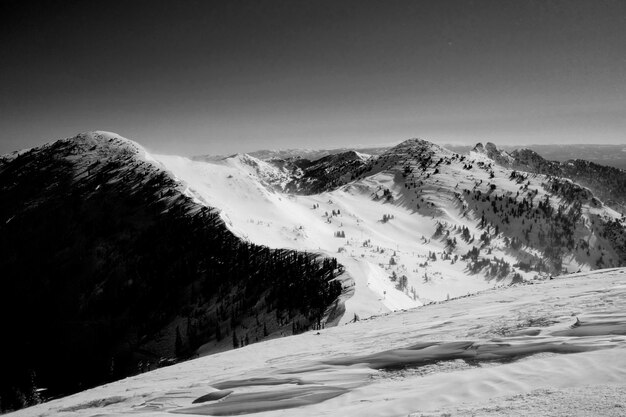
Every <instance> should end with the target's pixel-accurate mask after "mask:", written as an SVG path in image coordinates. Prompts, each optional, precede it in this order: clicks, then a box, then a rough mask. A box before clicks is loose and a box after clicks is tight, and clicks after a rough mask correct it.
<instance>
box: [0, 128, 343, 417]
mask: <svg viewBox="0 0 626 417" xmlns="http://www.w3.org/2000/svg"><path fill="white" fill-rule="evenodd" d="M181 190H182V187H181V186H180V185H179V184H178V183H177V182H176V181H174V180H173V179H172V178H171V177H170V176H169V175H168V174H167V173H166V172H164V171H163V170H162V169H160V168H159V167H157V166H156V165H154V164H152V163H151V162H148V161H146V160H144V158H142V151H141V150H140V149H139V148H138V147H137V146H136V145H135V144H134V143H133V142H130V141H126V140H124V139H121V138H115V137H113V138H111V137H108V136H103V135H98V134H85V135H79V136H78V137H76V138H73V139H69V140H62V141H57V142H55V143H52V144H50V145H46V146H44V147H42V148H37V149H33V150H31V151H29V152H26V153H23V154H21V155H19V156H17V157H15V158H11V159H5V160H3V163H2V164H1V165H0V201H2V204H0V253H1V254H2V256H0V271H2V273H1V275H2V279H1V280H0V316H1V319H0V320H1V325H2V329H3V333H4V335H5V337H4V338H3V341H4V342H3V344H2V357H3V358H4V360H5V366H4V367H3V371H2V373H3V375H2V379H1V382H0V398H1V404H2V408H3V409H4V410H10V409H17V408H20V407H23V406H27V405H31V404H34V403H36V402H39V401H41V400H42V397H41V395H40V394H39V393H38V391H37V390H36V388H40V387H45V388H47V389H48V390H47V397H48V398H50V397H55V396H59V395H65V394H69V393H73V392H76V391H79V390H82V389H86V388H88V387H92V386H95V385H99V384H102V383H105V382H109V381H112V380H116V379H119V378H123V377H126V376H129V375H132V374H135V373H138V372H141V371H144V370H149V369H153V368H154V367H157V366H159V364H169V363H172V362H173V361H175V360H176V359H175V358H177V359H184V358H186V357H188V356H190V355H193V353H194V352H195V350H196V349H197V348H198V347H199V346H200V345H202V344H204V343H206V342H209V341H213V342H214V343H215V344H216V346H217V348H219V349H221V350H224V349H226V348H228V346H229V345H230V343H231V342H230V340H231V339H234V340H235V341H236V342H237V343H236V346H241V345H244V344H248V343H250V339H252V341H255V340H259V339H263V338H264V337H266V336H268V335H270V334H271V333H272V332H274V331H278V330H279V329H282V327H285V328H290V327H291V323H292V321H298V322H299V323H301V324H302V325H303V326H320V324H321V322H322V321H323V320H324V317H325V310H326V309H327V307H329V306H330V305H331V304H333V302H334V301H335V300H336V299H337V297H338V296H339V295H340V293H341V291H342V286H341V284H340V283H339V281H337V280H336V279H335V278H336V276H337V274H338V272H339V268H340V266H339V265H337V261H336V260H335V259H322V258H320V257H319V256H318V255H316V254H311V253H301V252H296V251H292V250H270V249H269V248H267V247H263V246H258V245H253V244H250V243H247V242H243V241H241V240H240V239H238V238H237V237H235V236H234V235H233V234H232V233H231V232H230V231H229V230H228V229H227V228H226V226H225V224H224V223H223V221H222V220H221V218H220V217H219V214H218V212H217V211H215V210H213V209H211V208H207V207H203V206H200V205H198V204H196V203H195V202H194V201H193V200H192V199H191V198H190V197H188V196H186V195H185V194H183V193H182V191H181ZM281 326H282V327H281ZM231 334H232V338H231V337H230V335H231ZM236 335H238V336H236ZM220 343H221V344H220ZM164 358H170V359H167V360H165V359H164Z"/></svg>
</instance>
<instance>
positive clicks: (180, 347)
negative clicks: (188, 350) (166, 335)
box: [174, 326, 183, 356]
mask: <svg viewBox="0 0 626 417" xmlns="http://www.w3.org/2000/svg"><path fill="white" fill-rule="evenodd" d="M174 351H175V353H176V356H181V355H182V353H183V340H182V338H181V336H180V328H179V327H178V326H176V342H175V343H174Z"/></svg>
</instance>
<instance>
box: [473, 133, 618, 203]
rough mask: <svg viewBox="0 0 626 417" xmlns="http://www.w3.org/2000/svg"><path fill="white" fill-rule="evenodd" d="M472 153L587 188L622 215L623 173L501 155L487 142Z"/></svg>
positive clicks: (582, 163)
mask: <svg viewBox="0 0 626 417" xmlns="http://www.w3.org/2000/svg"><path fill="white" fill-rule="evenodd" d="M473 151H475V152H477V153H482V154H484V155H486V156H487V157H489V158H490V159H492V160H493V161H495V162H496V163H498V164H500V165H502V166H505V167H509V168H513V169H516V170H522V171H526V172H532V173H537V174H544V175H551V176H555V177H562V178H568V179H570V180H572V181H574V182H576V183H578V184H580V185H582V186H585V187H588V188H590V189H591V190H592V191H593V193H594V194H595V196H596V197H598V198H599V199H600V200H602V201H603V202H604V203H605V204H607V205H609V206H610V207H612V208H613V209H615V210H617V211H619V212H621V213H622V214H624V213H626V170H623V169H619V168H615V167H612V166H604V165H600V164H597V163H595V162H590V161H587V160H582V159H575V160H567V161H561V162H559V161H549V160H547V159H545V158H543V157H542V156H541V155H539V154H538V153H537V152H535V151H533V150H531V149H527V148H524V149H516V150H514V151H512V152H505V151H504V150H501V149H498V148H497V147H496V146H495V145H494V144H493V143H489V142H488V143H487V144H486V145H484V146H483V145H482V144H481V143H479V144H477V145H476V146H475V147H474V149H473Z"/></svg>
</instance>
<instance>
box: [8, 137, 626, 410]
mask: <svg viewBox="0 0 626 417" xmlns="http://www.w3.org/2000/svg"><path fill="white" fill-rule="evenodd" d="M524 155H526V156H528V155H529V154H527V153H524V152H520V153H507V152H504V151H501V150H499V149H498V148H497V147H496V146H495V145H493V144H490V143H488V144H486V145H485V146H483V145H480V144H479V145H477V146H476V147H475V148H474V149H473V150H472V151H471V152H470V153H469V154H466V155H461V154H458V153H455V152H453V151H450V150H448V149H446V148H444V147H441V146H438V145H436V144H433V143H431V142H428V141H424V140H420V139H411V140H407V141H405V142H403V143H401V144H399V145H397V146H395V147H392V148H389V149H387V150H385V151H383V152H382V153H380V154H379V155H375V156H371V155H365V154H362V153H360V152H356V151H351V150H347V151H345V152H335V153H332V154H329V155H326V156H323V157H321V158H319V159H316V160H310V159H307V158H303V157H302V156H300V155H298V156H289V155H280V154H278V153H272V154H271V155H270V154H268V155H264V158H263V159H259V158H257V157H255V156H253V155H250V154H236V155H232V156H230V157H219V158H195V159H189V158H184V157H179V156H169V155H151V154H149V153H147V152H146V151H145V150H144V149H143V148H141V146H139V145H138V144H136V143H134V142H132V141H129V140H126V139H124V138H121V137H119V136H117V135H115V134H110V133H106V132H95V133H88V134H83V135H79V136H78V137H76V138H72V139H69V140H64V141H57V142H55V143H52V144H50V145H46V146H44V147H42V148H36V149H33V150H29V151H26V152H22V153H21V154H19V155H17V154H15V155H10V156H5V157H3V159H1V160H0V198H2V201H10V202H11V204H7V205H3V206H2V208H1V209H0V242H1V243H2V246H1V249H2V251H3V253H7V254H9V256H7V257H5V258H3V260H2V261H1V262H0V267H2V268H3V270H6V271H9V276H11V277H14V279H13V280H8V282H18V281H19V280H18V279H17V278H16V277H18V276H19V275H20V274H23V275H24V276H26V277H27V279H26V281H24V282H26V284H24V285H22V284H20V285H16V284H11V285H10V286H9V287H6V288H8V290H6V288H5V291H3V295H5V297H6V300H5V301H7V302H8V300H9V298H12V297H14V295H17V296H20V297H25V299H26V300H28V302H27V303H25V304H24V305H25V306H27V307H24V308H23V309H21V310H19V314H20V315H23V317H25V318H26V321H31V320H32V321H34V320H35V317H37V316H38V315H41V314H43V313H42V308H44V307H42V308H39V306H38V303H41V300H42V299H44V297H45V296H46V295H47V294H48V292H49V291H50V290H51V289H52V290H53V293H54V294H58V295H59V297H61V298H59V300H60V301H59V303H61V302H65V301H67V302H68V303H69V304H68V306H70V307H71V308H69V309H67V311H66V310H64V308H61V307H60V306H58V305H57V304H52V307H53V310H54V309H60V310H59V313H58V317H60V318H61V320H60V322H61V323H65V324H63V326H67V327H62V328H59V327H58V326H57V327H54V326H53V327H51V328H50V329H48V328H46V327H45V326H44V325H40V328H38V331H39V332H40V333H41V332H43V333H44V334H45V335H46V337H47V338H48V339H52V338H54V337H57V338H58V336H57V334H62V335H67V334H68V332H74V333H76V334H79V335H80V337H76V338H74V339H72V338H67V343H60V344H59V345H58V346H57V347H56V348H55V350H51V352H50V354H49V355H48V356H46V357H47V358H48V359H50V356H54V355H59V356H60V357H65V358H66V362H67V361H69V362H71V360H70V359H71V358H69V357H67V355H66V353H65V350H67V349H69V348H68V345H69V344H72V343H76V341H80V340H82V339H81V338H87V339H88V340H89V341H88V342H85V343H87V344H88V346H92V345H93V344H98V346H103V347H102V349H101V350H102V352H101V353H100V355H101V357H100V358H99V359H98V361H99V362H98V367H99V368H98V369H101V370H102V372H100V374H98V375H99V378H98V379H97V380H94V381H86V382H85V383H84V384H86V385H93V384H94V383H99V382H103V380H108V379H114V378H116V377H120V376H124V375H128V374H131V373H132V372H131V371H130V367H133V366H134V367H135V368H137V366H138V365H139V364H143V365H141V366H140V368H141V367H142V366H143V368H142V369H140V370H145V369H152V368H153V367H154V362H155V361H156V360H158V359H159V357H161V356H162V357H174V356H179V357H188V356H190V355H193V354H198V355H207V354H212V353H215V352H219V351H223V350H226V349H230V348H231V347H232V346H233V345H236V346H241V345H247V344H248V343H252V342H256V341H257V340H259V341H261V340H263V339H265V338H272V337H278V336H285V335H292V334H297V333H301V332H303V331H305V330H307V329H310V328H312V327H314V328H316V329H318V328H323V327H326V328H327V327H331V326H336V325H340V327H342V328H343V325H345V324H348V323H350V322H355V321H359V320H363V319H365V318H368V317H374V316H381V315H385V314H388V313H391V312H393V311H398V310H405V309H409V308H413V307H420V306H425V305H431V304H433V303H438V302H441V301H445V300H449V299H456V298H459V297H466V296H468V295H470V294H475V293H477V292H481V291H485V290H488V289H493V288H496V287H506V286H509V285H510V284H521V283H528V282H536V281H537V280H538V279H547V278H548V277H550V276H555V275H561V274H564V273H572V272H580V271H591V270H594V269H599V268H608V267H620V266H625V265H626V219H625V218H624V217H623V216H622V215H621V214H620V213H619V212H617V211H615V210H614V209H613V208H611V207H610V206H608V205H606V204H604V203H603V202H602V198H598V196H597V195H595V189H594V188H593V187H589V188H586V187H585V186H582V185H580V184H578V183H577V182H576V179H575V178H573V177H572V176H571V175H570V177H567V176H566V175H563V176H559V175H557V174H558V173H559V172H566V171H565V169H564V168H563V169H562V170H561V171H554V172H553V170H552V168H551V170H550V171H544V170H543V168H541V167H543V166H549V167H552V166H553V165H551V164H550V163H547V162H543V161H541V160H540V159H539V158H535V157H533V158H527V157H526V156H524ZM546 164H547V165H546ZM567 172H569V171H567ZM594 172H598V173H602V172H604V171H597V170H595V171H594ZM614 194H619V193H618V191H614ZM50 219H54V221H50ZM41 237H43V239H42V238H41ZM32 241H37V244H36V245H31V247H29V246H28V245H30V242H32ZM33 254H37V256H35V255H33ZM320 256H321V257H320ZM42 259H44V260H45V262H43V261H42ZM33 260H34V261H33ZM22 265H27V267H26V268H25V269H22ZM24 271H26V273H24ZM42 277H43V278H42ZM5 282H6V281H5ZM42 282H43V286H42V287H41V289H40V288H39V287H38V285H40V283H42ZM57 283H58V284H57ZM70 288H71V291H69V289H70ZM25 294H26V295H25ZM129 294H130V295H129ZM162 294H164V295H162ZM494 294H495V293H494ZM117 297H122V300H124V302H123V303H122V306H123V307H121V308H119V309H117V310H116V309H114V310H113V311H114V312H115V313H114V314H112V315H111V314H110V313H107V311H109V309H110V308H111V304H112V303H113V300H116V299H117ZM133 297H135V298H133ZM76 300H78V301H76ZM468 302H471V301H468ZM72 303H74V304H72ZM124 303H126V304H124ZM6 305H7V306H10V305H11V304H10V303H9V304H6ZM33 306H35V308H34V309H33ZM44 306H48V304H45V305H44ZM10 309H11V308H8V307H7V311H5V312H4V313H5V314H3V317H6V316H8V314H9V310H10ZM29 309H33V310H32V311H31V310H29ZM54 311H56V310H54ZM429 311H431V310H429ZM105 313H106V314H109V315H108V316H105V315H104V314H105ZM136 315H137V317H136V318H135V316H136ZM76 316H78V317H80V320H79V321H78V324H76V325H68V324H67V322H68V320H69V317H76ZM53 317H55V318H57V316H54V315H53ZM378 320H379V319H377V320H375V321H376V322H377V323H379V324H380V326H383V327H384V326H386V324H385V323H384V322H383V321H378ZM57 321H58V320H57ZM24 322H25V321H24V320H22V319H20V320H18V321H17V322H14V323H13V324H10V323H9V324H8V326H9V325H10V326H9V329H10V330H9V331H10V332H11V333H14V334H15V335H17V339H19V338H24V337H26V339H27V340H29V343H31V345H32V346H34V343H35V339H37V338H38V337H39V336H38V335H39V333H35V334H36V335H37V337H35V336H33V335H32V334H31V333H30V329H29V331H26V330H25V329H24V328H23V327H22V324H21V323H24ZM91 322H94V323H97V324H98V326H102V328H103V329H105V330H106V331H102V332H99V334H100V335H101V337H106V338H109V336H108V335H110V334H115V335H117V336H119V339H115V338H114V339H115V340H119V341H130V342H128V343H127V344H126V345H124V346H123V347H120V346H119V345H116V344H115V343H113V344H106V343H103V342H102V341H101V340H100V339H99V338H98V337H96V336H94V335H92V334H91V333H88V334H87V333H81V332H79V331H78V330H77V329H82V328H83V327H84V326H85V323H91ZM120 322H123V323H124V324H123V325H119V324H118V323H120ZM81 326H83V327H81ZM41 329H44V330H41ZM381 331H382V332H384V330H382V329H381ZM393 331H394V330H393V329H390V330H389V332H393ZM107 332H108V333H107ZM307 337H308V336H307ZM393 337H399V336H393ZM59 339H60V340H64V339H63V338H62V337H61V338H59ZM107 340H108V339H107ZM81 343H82V342H81ZM125 343H126V342H125ZM444 345H445V344H444ZM16 346H21V345H19V344H16ZM72 346H74V345H72ZM75 346H76V349H75V351H78V352H79V353H81V352H82V354H84V353H85V352H86V351H87V350H88V349H91V348H85V346H84V345H80V344H76V345H75ZM385 346H388V345H385ZM455 346H456V345H455ZM550 346H553V345H550ZM389 348H392V347H391V346H389ZM448 348H450V349H452V351H455V349H456V347H450V346H448V345H445V349H448ZM32 349H33V348H32V347H29V349H28V350H24V352H23V355H22V356H21V358H22V362H21V363H24V361H25V358H26V357H30V356H32V355H34V352H33V350H32ZM247 349H250V348H247ZM489 349H490V348H489ZM550 349H552V348H550ZM550 349H548V350H547V351H549V352H552V351H553V350H550ZM557 350H558V349H557ZM70 351H71V352H74V351H72V350H71V349H70ZM98 352H100V350H99V351H98ZM120 352H122V353H123V354H120ZM249 352H253V350H249ZM533 352H534V351H533ZM538 352H544V350H541V349H540V350H539V351H538ZM79 353H76V355H79ZM11 354H13V355H16V349H13V350H12V351H11ZM63 355H65V356H63ZM124 355H127V356H124ZM394 355H395V353H394ZM76 357H79V358H80V356H76ZM112 358H113V361H112V360H111V359H112ZM237 358H239V357H237ZM455 358H456V356H455ZM83 359H84V360H82V359H81V360H82V361H83V362H87V361H88V359H86V358H83ZM457 359H467V358H466V357H464V356H462V355H461V356H459V357H458V358H457ZM377 360H378V359H377ZM18 362H19V361H18ZM18 362H16V363H18ZM51 362H52V361H51ZM147 362H150V365H148V366H146V363H147ZM279 362H280V361H279ZM242 363H245V361H243V362H242ZM120 364H122V365H120ZM346 364H347V363H346ZM346 364H342V365H341V366H344V365H346ZM47 366H49V369H48V368H46V369H45V371H44V375H47V376H46V377H44V378H43V380H44V382H45V383H48V382H47V381H50V380H53V377H52V374H53V372H58V370H59V369H60V365H59V366H56V365H55V366H56V367H55V366H51V365H47ZM242 366H243V365H242ZM107 367H110V369H118V368H122V369H123V371H121V370H120V372H118V373H114V374H110V375H109V374H106V369H108V368H107ZM70 368H71V367H70ZM237 369H240V368H237ZM342 369H343V368H342ZM22 370H23V369H22ZM79 371H80V369H78V370H77V371H76V372H78V374H80V372H79ZM111 372H113V371H111ZM360 373H363V371H361V370H359V371H357V374H360ZM316 375H317V374H316ZM329 375H330V376H329V377H330V378H334V377H333V376H332V375H333V374H332V372H331V373H330V374H329ZM37 377H38V378H42V377H41V376H40V375H38V376H37ZM75 377H76V375H74V374H72V373H71V372H69V373H68V376H67V380H68V381H69V380H72V378H74V379H76V378H75ZM107 378H108V379H107ZM341 378H343V376H342V377H341ZM27 379H28V378H27ZM357 379H358V378H357ZM351 381H352V380H351ZM359 381H360V380H359ZM29 384H30V385H29ZM40 384H41V383H37V385H40ZM350 384H356V385H350ZM350 384H348V385H349V386H360V385H359V384H361V382H357V381H356V380H354V381H352V382H350ZM24 385H25V386H30V388H33V387H34V384H33V383H32V380H31V381H30V382H29V381H26V382H25V383H24ZM76 388H77V387H76ZM76 388H74V387H71V388H66V390H72V389H74V390H75V389H76ZM177 389H178V388H177ZM345 389H346V387H344V386H342V389H340V390H334V389H331V390H327V389H326V388H323V387H322V388H320V389H319V390H318V388H315V389H314V390H313V391H308V390H306V389H305V390H304V391H303V392H304V393H303V395H304V396H307V397H308V396H312V398H313V397H314V398H321V399H324V398H332V397H335V396H338V397H339V398H341V396H343V394H344V393H346V392H348V391H346V390H345ZM350 389H351V388H350ZM318 391H319V392H318ZM194 392H195V391H194ZM194 395H195V394H194ZM215 395H218V394H215ZM220 395H221V394H220ZM166 397H167V395H166ZM167 398H169V397H167ZM185 398H187V397H185ZM101 400H103V401H104V402H103V403H101V404H107V401H108V400H107V399H101ZM98 401H100V400H98ZM124 401H125V400H122V401H121V402H122V403H123V402H124ZM168 401H169V399H168ZM294 401H295V403H296V404H297V405H301V404H302V403H301V402H300V401H301V399H298V400H294ZM114 402H115V401H114ZM225 402H228V401H225ZM305 402H306V401H305ZM133 404H134V403H133ZM146 407H147V408H146V410H148V411H149V410H157V411H158V410H161V409H162V408H159V407H156V408H154V407H153V405H152V403H151V404H150V405H147V406H146ZM70 408H71V409H72V410H74V411H76V410H79V409H81V407H78V408H75V407H74V406H71V407H69V408H68V410H70ZM86 408H87V407H85V409H86ZM402 409H403V410H404V408H402ZM68 412H69V411H68ZM211 412H221V411H215V410H212V411H211ZM225 412H226V413H227V414H228V413H232V412H233V411H232V410H231V411H225ZM216 415H218V414H216ZM219 415H225V414H219ZM394 415H395V414H394Z"/></svg>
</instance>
